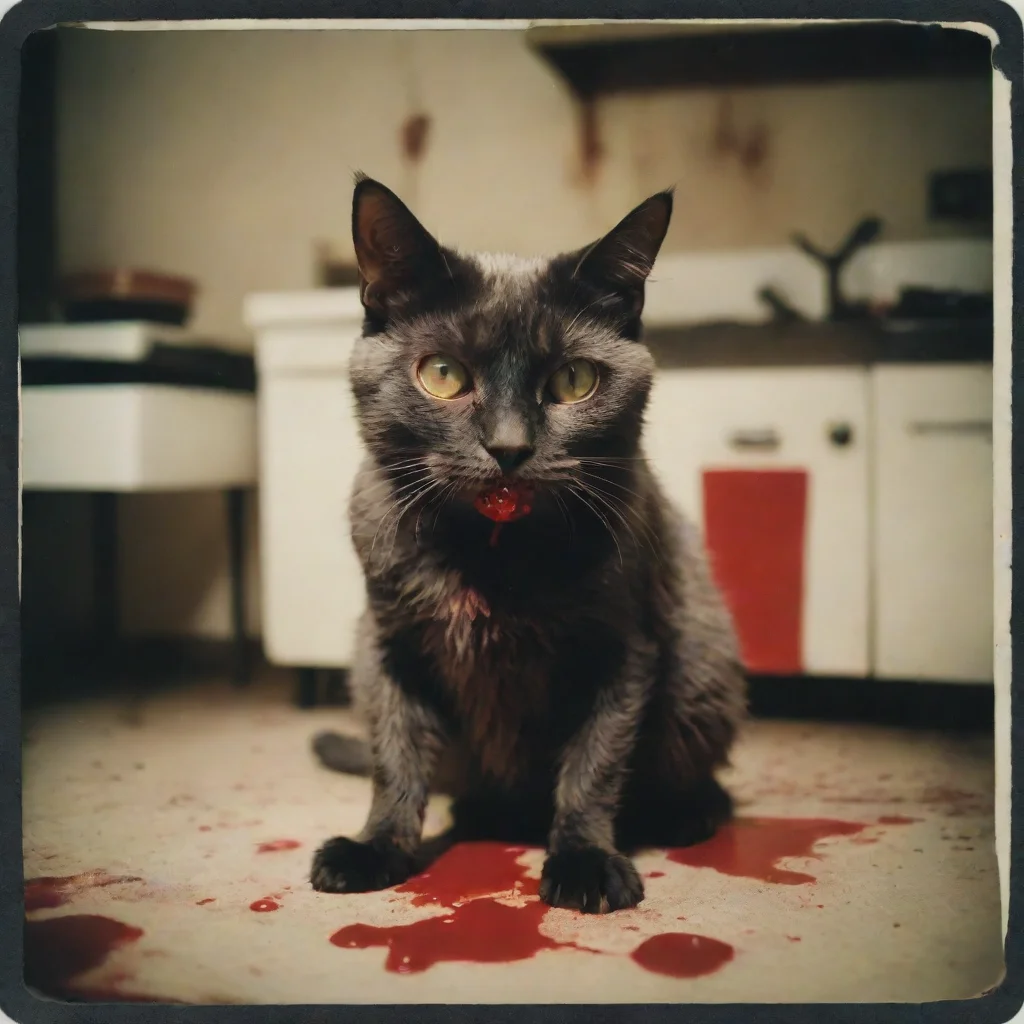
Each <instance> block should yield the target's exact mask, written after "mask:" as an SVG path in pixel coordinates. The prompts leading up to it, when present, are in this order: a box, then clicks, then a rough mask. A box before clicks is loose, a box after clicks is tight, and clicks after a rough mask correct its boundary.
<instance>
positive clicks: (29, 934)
mask: <svg viewBox="0 0 1024 1024" xmlns="http://www.w3.org/2000/svg"><path fill="white" fill-rule="evenodd" d="M142 934H143V933H142V929H141V928H133V927H132V926H131V925H127V924H124V923H123V922H121V921H115V920H113V919H112V918H109V917H101V916H100V915H98V914H72V915H69V916H66V917H50V918H47V919H46V920H43V921H26V922H25V982H26V983H27V984H28V985H30V986H31V987H32V988H34V989H38V990H39V991H40V992H43V993H44V994H46V995H50V996H56V997H58V998H59V997H62V996H67V995H74V994H75V992H74V988H73V986H72V985H71V981H72V979H73V978H74V977H75V976H76V975H78V974H83V973H84V972H85V971H90V970H92V969H93V968H95V967H99V966H100V964H102V963H103V962H104V961H105V960H106V959H107V957H108V956H110V954H111V953H113V952H114V950H115V949H118V948H119V947H121V946H124V945H126V944H127V943H129V942H135V941H137V940H138V939H139V938H141V936H142Z"/></svg>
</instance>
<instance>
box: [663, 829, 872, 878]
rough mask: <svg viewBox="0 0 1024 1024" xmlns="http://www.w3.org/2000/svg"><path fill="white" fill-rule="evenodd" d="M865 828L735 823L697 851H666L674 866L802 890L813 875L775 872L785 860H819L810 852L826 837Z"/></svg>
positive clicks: (720, 831) (787, 871)
mask: <svg viewBox="0 0 1024 1024" xmlns="http://www.w3.org/2000/svg"><path fill="white" fill-rule="evenodd" d="M867 827H868V826H867V824H865V823H863V822H854V821H834V820H832V819H829V818H737V819H736V820H735V821H733V822H730V823H729V824H728V825H723V826H722V827H721V828H720V829H719V830H718V832H716V833H715V835H714V837H713V838H711V839H709V840H708V841H707V842H705V843H700V844H699V845H697V846H688V847H685V848H683V849H678V850H670V851H669V854H668V859H669V860H671V861H674V862H675V863H676V864H686V865H689V866H690V867H696V868H712V869H713V870H714V871H718V872H719V873H720V874H723V875H733V876H735V877H739V878H755V879H757V880H758V881H761V882H772V883H774V884H776V885H806V884H808V883H809V882H814V881H815V878H814V876H813V875H808V874H806V873H804V872H802V871H789V870H787V869H785V868H781V867H779V866H778V863H779V861H781V860H784V859H786V858H788V857H804V858H814V859H816V860H817V859H820V857H821V855H820V854H817V853H815V852H814V846H815V844H816V843H818V842H819V841H821V840H822V839H827V838H829V837H831V836H852V835H857V834H858V833H860V832H862V831H863V830H864V829H865V828H867Z"/></svg>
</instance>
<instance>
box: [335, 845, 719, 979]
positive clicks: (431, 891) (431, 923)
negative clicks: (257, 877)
mask: <svg viewBox="0 0 1024 1024" xmlns="http://www.w3.org/2000/svg"><path fill="white" fill-rule="evenodd" d="M524 852H525V848H524V847H510V846H505V845H503V844H501V843H459V844H457V845H455V846H453V847H452V848H451V849H450V850H448V851H447V852H446V853H445V854H444V855H443V856H441V857H440V858H438V860H437V861H435V862H434V863H433V864H432V865H431V866H430V867H429V868H428V869H427V870H426V871H424V872H423V873H422V874H420V875H417V876H415V877H414V878H411V879H409V881H408V882H405V883H404V884H402V885H400V886H398V887H397V888H396V889H395V892H400V893H410V894H412V897H413V898H412V900H411V902H412V905H413V906H436V907H447V908H448V912H447V913H445V914H441V915H439V916H436V917H431V918H428V919H426V920H423V921H416V922H413V923H412V924H406V925H394V926H391V927H378V926H374V925H366V924H354V925H349V926H347V927H345V928H341V929H340V930H338V931H337V932H335V933H334V934H333V935H332V936H331V939H330V941H331V943H332V944H333V945H335V946H339V947H341V948H343V949H373V948H382V949H386V950H387V957H386V959H385V965H384V966H385V969H386V970H388V971H391V972H393V973H396V974H413V973H417V972H419V971H425V970H427V969H428V968H429V967H432V966H433V965H434V964H437V963H446V962H453V961H461V962H467V963H509V962H512V961H517V960H528V959H530V958H531V957H533V956H535V955H536V954H537V953H539V952H540V951H541V950H545V949H577V950H580V949H582V947H579V946H577V945H575V943H573V942H571V941H569V942H561V941H558V940H556V939H552V938H549V937H547V936H546V935H543V934H541V931H540V926H541V922H542V921H543V920H544V918H545V916H546V914H547V913H548V911H549V910H550V908H549V907H548V906H547V905H546V904H545V903H542V902H541V900H540V898H539V896H538V894H537V892H538V885H539V883H538V880H537V879H535V878H528V877H527V876H526V871H527V869H526V867H524V866H523V865H522V864H519V863H518V859H519V857H520V856H521V855H522V854H523V853H524ZM506 899H507V900H515V901H516V902H515V903H514V904H509V903H504V902H499V900H506ZM556 913H565V911H556ZM680 920H683V918H680ZM624 927H625V929H626V930H629V931H636V930H638V928H637V926H636V925H626V926H624ZM683 938H685V939H686V940H687V944H686V946H685V948H680V949H675V947H676V946H678V945H679V943H680V942H681V941H682V939H683ZM691 939H696V942H697V944H696V945H694V944H693V943H692V942H690V941H689V940H691ZM723 950H728V954H727V955H725V954H723V952H722V951H723ZM584 951H585V952H590V953H594V954H596V953H597V951H596V950H584ZM731 958H732V948H731V947H729V946H725V944H724V943H719V942H716V941H715V940H714V939H707V938H704V937H702V936H689V935H687V936H683V937H680V936H679V935H675V934H670V935H660V936H655V937H654V938H653V939H648V940H647V941H646V942H645V943H643V945H642V946H641V947H640V949H639V950H638V951H637V953H636V954H634V959H635V960H636V962H637V963H638V964H640V966H642V967H644V968H645V969H647V970H652V971H657V972H658V973H661V974H672V975H673V976H676V977H695V976H696V975H698V974H705V973H708V972H709V971H712V970H715V969H717V967H719V966H721V965H722V964H723V963H725V962H726V961H727V960H729V959H731Z"/></svg>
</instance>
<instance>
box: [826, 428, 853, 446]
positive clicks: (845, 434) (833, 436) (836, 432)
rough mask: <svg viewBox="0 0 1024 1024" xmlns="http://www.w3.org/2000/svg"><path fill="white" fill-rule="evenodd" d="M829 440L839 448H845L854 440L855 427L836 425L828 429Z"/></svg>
mask: <svg viewBox="0 0 1024 1024" xmlns="http://www.w3.org/2000/svg"><path fill="white" fill-rule="evenodd" d="M828 439H829V440H830V441H831V442H832V443H833V444H834V445H835V446H836V447H837V448H845V447H846V446H847V445H848V444H850V442H851V441H852V440H853V427H851V426H850V424H849V423H834V424H832V426H831V427H829V429H828Z"/></svg>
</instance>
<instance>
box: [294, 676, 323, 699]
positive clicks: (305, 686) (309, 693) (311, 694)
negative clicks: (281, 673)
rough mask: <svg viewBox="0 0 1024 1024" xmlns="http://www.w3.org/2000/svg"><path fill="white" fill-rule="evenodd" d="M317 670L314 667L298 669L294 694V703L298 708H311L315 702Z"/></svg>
mask: <svg viewBox="0 0 1024 1024" xmlns="http://www.w3.org/2000/svg"><path fill="white" fill-rule="evenodd" d="M317 675H318V673H317V670H316V669H315V668H300V669H299V687H298V691H297V693H296V695H295V703H296V704H298V705H299V707H300V708H312V707H315V706H316V703H317V700H316V698H317V692H316V691H317V686H316V684H317Z"/></svg>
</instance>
